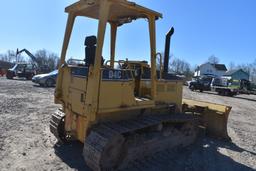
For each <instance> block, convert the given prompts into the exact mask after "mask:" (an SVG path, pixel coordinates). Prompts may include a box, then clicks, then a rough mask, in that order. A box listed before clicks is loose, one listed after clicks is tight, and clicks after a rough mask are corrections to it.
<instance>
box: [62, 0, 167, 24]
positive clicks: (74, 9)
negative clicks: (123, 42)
mask: <svg viewBox="0 0 256 171" xmlns="http://www.w3.org/2000/svg"><path fill="white" fill-rule="evenodd" d="M107 1H109V2H111V7H110V12H109V17H108V22H110V23H116V24H118V25H122V24H124V23H128V22H131V21H132V20H136V19H139V18H148V16H154V17H155V19H156V20H157V19H158V18H162V14H160V13H158V12H156V11H153V10H150V9H148V8H145V7H142V6H140V5H137V4H136V3H134V2H129V1H127V0H107ZM101 2H102V0H80V1H78V2H76V3H74V4H72V5H70V6H68V7H67V8H66V10H65V11H66V12H68V13H74V14H75V15H77V16H85V17H90V18H94V19H99V7H100V3H101Z"/></svg>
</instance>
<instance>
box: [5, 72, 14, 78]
mask: <svg viewBox="0 0 256 171" xmlns="http://www.w3.org/2000/svg"><path fill="white" fill-rule="evenodd" d="M6 78H7V79H9V80H12V79H13V74H12V73H9V72H7V74H6Z"/></svg>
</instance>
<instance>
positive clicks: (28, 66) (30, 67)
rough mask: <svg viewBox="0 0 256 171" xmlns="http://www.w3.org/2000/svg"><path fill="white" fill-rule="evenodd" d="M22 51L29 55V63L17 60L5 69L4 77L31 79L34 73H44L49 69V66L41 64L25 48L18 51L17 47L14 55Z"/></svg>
mask: <svg viewBox="0 0 256 171" xmlns="http://www.w3.org/2000/svg"><path fill="white" fill-rule="evenodd" d="M23 52H25V53H26V54H27V55H28V56H29V57H30V59H31V63H27V62H17V63H16V64H15V66H14V67H13V68H10V69H8V70H7V73H6V78H8V79H13V77H19V78H26V79H28V80H31V79H32V77H33V76H34V75H37V74H44V73H48V72H50V71H51V70H50V68H49V66H47V65H43V64H41V63H40V62H39V60H38V59H37V58H36V57H35V56H34V55H33V54H32V53H30V52H29V51H28V50H27V49H22V50H20V51H19V49H17V51H16V56H18V55H20V54H21V53H23Z"/></svg>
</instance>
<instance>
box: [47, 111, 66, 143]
mask: <svg viewBox="0 0 256 171" xmlns="http://www.w3.org/2000/svg"><path fill="white" fill-rule="evenodd" d="M64 118H65V114H64V113H63V112H62V111H61V110H57V111H56V112H55V113H53V114H52V117H51V120H50V131H51V133H53V135H55V137H56V138H57V139H58V141H60V142H65V141H66V140H67V139H66V135H65V128H64V126H65V125H64Z"/></svg>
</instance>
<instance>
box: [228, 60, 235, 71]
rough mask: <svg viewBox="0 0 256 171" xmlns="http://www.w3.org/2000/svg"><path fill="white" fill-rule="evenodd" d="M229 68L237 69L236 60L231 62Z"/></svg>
mask: <svg viewBox="0 0 256 171" xmlns="http://www.w3.org/2000/svg"><path fill="white" fill-rule="evenodd" d="M228 69H229V70H234V69H236V64H235V63H234V62H230V63H229V68H228Z"/></svg>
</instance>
